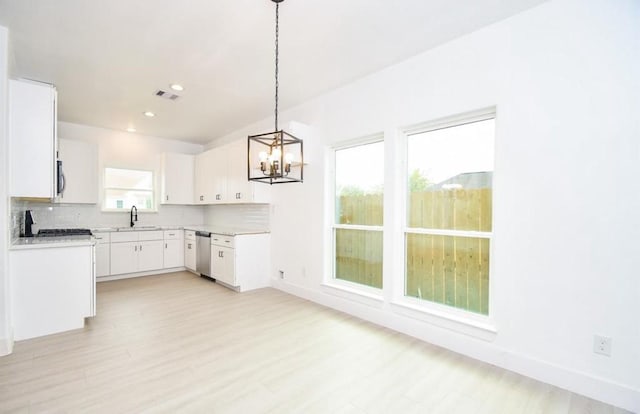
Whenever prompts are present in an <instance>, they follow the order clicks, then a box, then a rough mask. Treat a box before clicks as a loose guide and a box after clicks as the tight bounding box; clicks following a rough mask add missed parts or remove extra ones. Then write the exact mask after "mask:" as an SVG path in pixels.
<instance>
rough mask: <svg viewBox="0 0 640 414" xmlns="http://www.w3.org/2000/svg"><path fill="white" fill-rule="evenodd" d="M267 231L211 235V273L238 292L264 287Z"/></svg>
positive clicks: (267, 259)
mask: <svg viewBox="0 0 640 414" xmlns="http://www.w3.org/2000/svg"><path fill="white" fill-rule="evenodd" d="M269 242H270V235H269V234H268V233H262V234H243V235H237V236H235V237H234V236H224V235H217V234H212V235H211V277H212V278H214V279H216V281H219V282H222V283H224V284H225V285H227V286H229V287H232V288H234V289H235V290H237V291H239V292H244V291H247V290H252V289H259V288H263V287H268V286H269V285H270V281H269V268H270V263H269V249H270V247H269Z"/></svg>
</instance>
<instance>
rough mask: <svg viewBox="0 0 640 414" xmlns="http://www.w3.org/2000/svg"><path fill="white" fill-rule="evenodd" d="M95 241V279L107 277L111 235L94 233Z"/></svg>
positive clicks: (109, 272) (108, 273) (109, 271)
mask: <svg viewBox="0 0 640 414" xmlns="http://www.w3.org/2000/svg"><path fill="white" fill-rule="evenodd" d="M93 236H94V237H95V239H96V277H103V276H109V275H110V274H111V270H110V269H109V265H110V264H109V262H110V261H111V259H110V255H111V235H110V234H109V233H94V235H93Z"/></svg>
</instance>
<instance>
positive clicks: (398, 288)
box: [392, 107, 497, 332]
mask: <svg viewBox="0 0 640 414" xmlns="http://www.w3.org/2000/svg"><path fill="white" fill-rule="evenodd" d="M490 119H493V120H494V122H495V125H496V128H495V130H494V153H495V147H496V146H495V143H496V141H497V111H496V108H495V107H490V108H484V109H480V110H477V111H471V112H466V113H462V114H457V115H453V116H449V117H445V118H440V119H436V120H434V121H431V122H426V123H421V124H418V125H414V126H411V127H408V128H405V129H402V130H401V134H400V135H401V136H402V143H401V145H402V151H401V157H402V160H401V162H399V163H398V166H399V167H401V168H402V170H401V171H402V173H400V174H398V175H399V176H400V177H401V180H402V181H401V182H402V185H401V186H400V191H399V194H398V197H399V198H400V201H399V205H400V206H401V209H400V211H399V212H398V217H399V219H400V221H399V223H400V226H399V227H400V231H399V232H398V233H399V234H398V235H397V239H396V243H398V246H399V248H398V257H397V260H398V265H397V266H396V269H397V273H396V274H400V275H402V277H396V278H395V279H394V281H393V282H394V283H393V284H394V289H393V295H392V298H393V299H392V304H393V305H395V307H396V308H397V309H398V310H400V313H407V314H409V315H410V316H414V317H416V315H419V314H427V315H425V318H426V319H430V317H429V316H435V317H436V318H444V319H448V320H449V321H452V322H454V323H456V322H459V323H462V324H465V325H471V326H474V327H476V328H479V329H481V330H483V331H488V332H495V327H494V323H493V314H494V309H495V308H494V299H493V297H494V295H493V292H495V277H494V271H493V267H494V260H493V258H494V249H495V241H494V227H495V220H494V219H493V218H492V220H493V222H494V223H493V225H492V228H491V231H489V232H483V231H473V230H451V229H425V228H417V227H409V226H408V214H409V213H408V208H407V205H408V195H409V189H408V183H409V171H408V170H409V169H408V138H409V136H410V135H416V134H421V133H427V132H431V131H437V130H440V129H445V128H451V127H456V126H462V125H467V124H472V123H475V122H480V121H486V120H490ZM496 170H497V168H496V163H495V160H494V168H493V178H494V179H495V176H496ZM495 197H496V186H495V180H492V192H491V199H492V206H493V205H495V203H494V201H495ZM492 216H493V207H492ZM408 234H428V235H440V236H452V237H472V238H483V239H488V240H489V295H488V314H486V315H485V314H481V313H476V312H473V311H470V310H466V309H461V308H456V307H454V306H449V305H445V304H441V303H437V302H432V301H429V300H425V299H420V298H416V297H410V296H406V283H407V257H406V255H407V249H406V247H407V245H406V240H407V235H408ZM418 317H420V316H418Z"/></svg>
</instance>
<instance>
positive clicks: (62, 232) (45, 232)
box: [37, 229, 91, 237]
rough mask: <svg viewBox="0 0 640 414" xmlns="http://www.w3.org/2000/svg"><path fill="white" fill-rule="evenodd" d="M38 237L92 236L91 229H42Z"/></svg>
mask: <svg viewBox="0 0 640 414" xmlns="http://www.w3.org/2000/svg"><path fill="white" fill-rule="evenodd" d="M37 236H38V237H62V236H91V230H89V229H40V230H38V234H37Z"/></svg>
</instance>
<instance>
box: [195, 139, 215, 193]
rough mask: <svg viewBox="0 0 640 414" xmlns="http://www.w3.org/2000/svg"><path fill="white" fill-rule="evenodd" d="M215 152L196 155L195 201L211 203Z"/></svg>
mask: <svg viewBox="0 0 640 414" xmlns="http://www.w3.org/2000/svg"><path fill="white" fill-rule="evenodd" d="M215 155H216V154H215V153H214V151H213V150H210V151H206V152H203V153H201V154H198V155H196V161H195V164H196V165H195V175H196V176H195V202H196V204H213V203H214V200H215V194H216V192H215V191H216V190H215V185H214V180H213V174H214V163H215V161H216V160H215Z"/></svg>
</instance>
